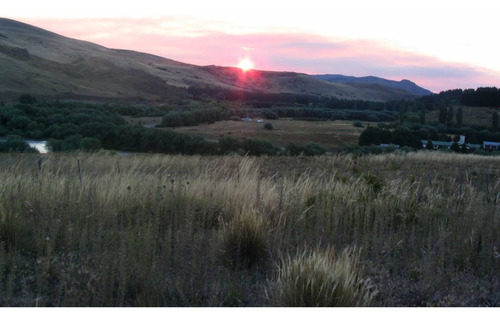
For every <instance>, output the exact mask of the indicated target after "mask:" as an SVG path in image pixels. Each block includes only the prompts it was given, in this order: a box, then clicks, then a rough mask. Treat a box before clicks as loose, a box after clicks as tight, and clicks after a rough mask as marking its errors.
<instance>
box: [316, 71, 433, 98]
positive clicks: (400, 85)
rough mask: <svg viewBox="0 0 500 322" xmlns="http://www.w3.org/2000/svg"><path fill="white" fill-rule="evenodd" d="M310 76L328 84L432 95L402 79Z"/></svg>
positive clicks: (327, 75)
mask: <svg viewBox="0 0 500 322" xmlns="http://www.w3.org/2000/svg"><path fill="white" fill-rule="evenodd" d="M312 76H313V77H315V78H318V79H322V80H326V81H329V82H334V83H342V84H378V85H382V86H386V87H391V88H397V89H402V90H405V91H408V92H410V93H412V94H414V95H418V96H423V95H432V94H433V93H432V92H431V91H429V90H427V89H425V88H422V87H420V86H418V85H417V84H415V83H413V82H412V81H409V80H407V79H403V80H401V81H399V82H398V81H393V80H389V79H384V78H380V77H376V76H365V77H354V76H344V75H339V74H324V75H312Z"/></svg>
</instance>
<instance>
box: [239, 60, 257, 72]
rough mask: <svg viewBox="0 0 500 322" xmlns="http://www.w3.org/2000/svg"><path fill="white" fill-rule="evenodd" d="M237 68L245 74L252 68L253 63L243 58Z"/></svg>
mask: <svg viewBox="0 0 500 322" xmlns="http://www.w3.org/2000/svg"><path fill="white" fill-rule="evenodd" d="M238 67H239V68H241V70H242V71H244V72H246V71H247V70H249V69H252V68H253V62H252V61H251V60H250V59H248V58H245V59H243V60H241V61H240V62H239V64H238Z"/></svg>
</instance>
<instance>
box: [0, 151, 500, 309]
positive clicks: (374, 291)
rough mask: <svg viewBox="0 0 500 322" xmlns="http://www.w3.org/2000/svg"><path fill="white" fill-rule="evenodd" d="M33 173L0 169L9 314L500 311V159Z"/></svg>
mask: <svg viewBox="0 0 500 322" xmlns="http://www.w3.org/2000/svg"><path fill="white" fill-rule="evenodd" d="M78 160H79V161H78ZM37 163H38V156H35V155H24V154H12V155H11V154H2V155H0V304H2V305H5V306H35V305H37V306H282V305H285V306H294V305H300V306H302V305H344V306H346V305H347V306H350V305H356V306H357V305H370V306H498V305H500V303H499V300H498V299H499V298H500V275H499V274H500V235H499V234H498V231H499V229H500V218H499V214H500V200H499V199H500V167H499V160H498V158H494V157H482V156H472V155H458V154H440V153H427V152H419V153H410V154H391V155H379V156H366V157H354V156H331V157H314V158H313V157H311V158H307V157H296V158H289V157H262V158H249V157H199V156H189V157H188V156H165V155H134V156H127V157H124V156H118V155H113V154H107V153H98V154H67V155H62V154H61V155H59V154H47V155H45V156H44V160H43V164H42V168H41V172H40V171H39V169H38V166H37ZM346 247H348V248H346ZM301 272H302V273H301ZM297 274H299V275H297ZM302 282H303V283H302ZM328 285H329V286H328ZM339 285H341V286H339ZM310 287H312V288H310ZM325 292H326V293H325ZM332 294H337V295H332ZM338 294H341V296H340V298H342V300H341V301H340V300H338V299H340V298H338V296H339V295H338ZM335 299H337V300H338V301H337V300H335Z"/></svg>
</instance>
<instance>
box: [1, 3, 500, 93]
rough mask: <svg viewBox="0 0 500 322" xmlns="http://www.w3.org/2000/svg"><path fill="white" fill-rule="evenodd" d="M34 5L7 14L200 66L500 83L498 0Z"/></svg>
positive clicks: (434, 87) (451, 84)
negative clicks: (243, 65) (247, 63)
mask: <svg viewBox="0 0 500 322" xmlns="http://www.w3.org/2000/svg"><path fill="white" fill-rule="evenodd" d="M27 2H30V1H18V2H12V3H8V4H4V5H2V6H3V7H4V8H2V13H1V15H2V17H4V18H10V19H16V20H20V21H22V22H25V23H29V24H33V25H36V26H38V27H41V28H44V29H48V30H51V31H53V32H56V33H59V34H62V35H64V36H67V37H71V38H77V39H81V40H87V41H91V42H94V43H97V44H100V45H103V46H106V47H110V48H120V49H130V50H136V51H140V52H147V53H151V54H155V55H159V56H163V57H166V58H170V59H174V60H178V61H182V62H185V63H191V64H196V65H220V66H235V67H237V66H240V67H241V65H240V64H241V62H242V61H243V60H245V59H247V60H248V61H249V62H252V63H253V64H254V65H253V66H251V67H249V68H254V69H258V70H274V71H296V72H304V73H308V74H344V75H350V76H368V75H374V76H379V77H383V78H388V79H393V80H401V79H409V80H412V81H414V82H416V83H417V84H418V85H420V86H423V87H425V88H427V89H429V90H431V91H433V92H439V91H441V90H447V89H454V88H476V87H480V86H496V87H500V59H498V57H500V45H498V42H497V41H496V37H493V39H492V38H491V37H492V33H496V32H497V30H498V28H497V24H498V23H497V18H496V15H495V12H496V11H495V10H494V8H496V6H497V5H496V4H495V2H494V1H488V0H477V1H475V2H474V3H471V2H466V1H458V0H455V1H429V0H422V1H418V2H414V4H410V3H409V2H405V1H393V0H380V1H376V2H375V1H365V0H351V1H349V2H348V4H344V3H342V2H338V1H320V0H310V1H307V2H300V3H297V4H296V3H295V2H292V3H290V2H285V1H261V0H254V1H252V5H251V6H249V5H247V6H245V10H244V11H243V10H241V8H242V5H243V4H242V3H241V2H238V1H227V0H213V1H205V2H202V1H189V0H187V1H182V3H180V4H172V3H169V1H166V2H158V1H153V0H142V1H141V2H137V1H122V2H120V4H118V3H117V2H111V3H109V2H104V1H94V0H89V1H86V2H85V3H80V4H71V5H69V4H68V2H67V1H59V0H47V1H43V2H42V1H32V2H30V3H29V4H27ZM341 3H342V4H341ZM5 6H6V8H5ZM27 8H28V9H27ZM55 8H57V10H56V9H55Z"/></svg>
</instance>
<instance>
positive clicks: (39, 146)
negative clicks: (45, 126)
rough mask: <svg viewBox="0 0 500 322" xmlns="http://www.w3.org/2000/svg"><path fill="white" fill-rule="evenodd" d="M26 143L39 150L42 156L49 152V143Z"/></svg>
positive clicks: (31, 141) (28, 141) (29, 141)
mask: <svg viewBox="0 0 500 322" xmlns="http://www.w3.org/2000/svg"><path fill="white" fill-rule="evenodd" d="M26 143H28V144H29V146H30V147H32V148H35V149H37V150H38V152H40V153H41V154H45V153H47V152H49V150H48V149H47V141H33V140H26Z"/></svg>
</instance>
